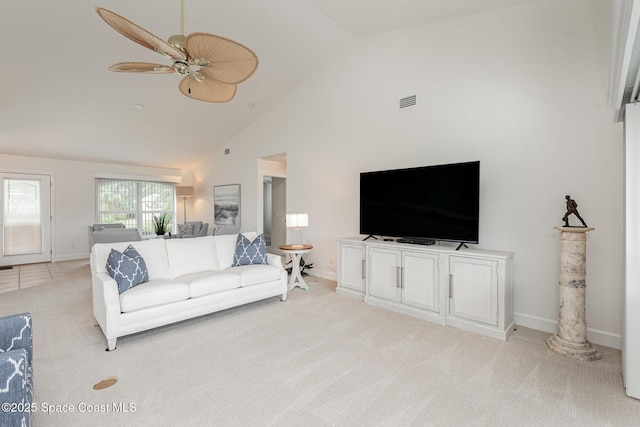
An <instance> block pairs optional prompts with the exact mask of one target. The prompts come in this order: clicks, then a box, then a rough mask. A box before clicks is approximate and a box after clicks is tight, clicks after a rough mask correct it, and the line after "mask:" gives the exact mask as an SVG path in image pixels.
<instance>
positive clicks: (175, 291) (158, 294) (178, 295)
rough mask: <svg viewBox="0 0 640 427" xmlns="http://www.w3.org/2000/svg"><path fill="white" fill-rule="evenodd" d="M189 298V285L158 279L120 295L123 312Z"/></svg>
mask: <svg viewBox="0 0 640 427" xmlns="http://www.w3.org/2000/svg"><path fill="white" fill-rule="evenodd" d="M187 298H189V286H187V285H186V284H185V283H181V282H178V281H172V280H166V279H158V280H151V281H149V282H147V283H143V284H141V285H138V286H136V287H135V288H131V289H129V290H128V291H126V292H124V293H122V294H121V295H120V310H121V311H122V312H123V313H127V312H131V311H136V310H142V309H145V308H150V307H156V306H159V305H165V304H169V303H172V302H176V301H183V300H186V299H187Z"/></svg>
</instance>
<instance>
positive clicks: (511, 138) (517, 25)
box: [195, 0, 623, 348]
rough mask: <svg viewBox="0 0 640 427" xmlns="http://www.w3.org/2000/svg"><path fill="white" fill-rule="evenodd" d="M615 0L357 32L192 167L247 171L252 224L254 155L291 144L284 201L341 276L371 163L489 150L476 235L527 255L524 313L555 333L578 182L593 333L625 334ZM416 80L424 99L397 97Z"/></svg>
mask: <svg viewBox="0 0 640 427" xmlns="http://www.w3.org/2000/svg"><path fill="white" fill-rule="evenodd" d="M610 6H611V3H610V2H608V1H599V0H591V1H583V0H561V1H560V0H547V1H541V2H537V3H531V4H526V5H522V6H517V7H513V8H509V9H503V10H499V11H495V12H491V13H486V14H481V15H475V16H469V17H464V18H461V19H456V20H451V21H446V22H441V23H437V24H434V25H428V26H422V27H416V28H412V29H409V30H405V31H399V32H392V33H387V34H384V35H379V36H373V37H368V38H363V39H358V40H357V41H356V42H355V43H354V44H353V45H350V46H348V47H346V48H345V50H344V51H343V52H341V53H339V54H338V55H337V56H336V57H335V58H334V59H333V60H332V61H331V62H330V63H328V64H326V66H325V67H324V68H323V69H321V70H319V71H318V72H317V73H316V74H315V75H314V76H313V77H312V78H310V79H309V80H307V81H306V82H304V83H303V84H302V85H301V86H300V87H299V88H298V89H297V90H296V91H295V92H294V93H292V94H291V95H289V96H288V97H286V98H285V99H284V100H283V101H282V102H281V103H280V104H279V105H277V106H276V107H275V108H273V109H272V110H271V111H269V112H268V113H267V114H265V115H264V116H263V117H262V118H261V120H259V121H258V122H257V123H255V124H254V125H253V126H251V127H250V128H248V129H246V130H245V131H244V132H243V133H242V134H241V135H239V136H238V137H237V138H235V140H234V141H232V143H231V144H229V147H230V148H231V154H230V155H228V156H224V155H222V150H220V151H219V152H216V153H214V154H213V155H212V156H211V158H210V160H209V161H208V162H206V165H205V167H203V169H202V170H201V171H196V172H195V177H196V179H197V180H198V179H200V180H201V182H202V185H203V186H205V187H209V188H212V186H213V185H219V184H227V183H234V182H241V183H242V186H243V187H242V228H243V230H250V229H255V228H256V227H257V224H258V223H257V214H256V199H257V194H258V192H259V191H260V190H259V189H258V186H257V183H258V182H259V181H258V180H257V179H256V178H257V177H256V174H257V171H256V159H257V158H259V157H264V156H266V155H269V154H274V153H281V152H286V154H287V203H288V206H287V211H290V212H293V211H305V212H308V213H309V221H310V226H309V228H308V229H306V230H305V234H306V236H307V237H308V239H309V240H310V241H311V243H313V245H314V250H313V251H312V252H311V253H310V254H309V261H310V262H314V264H315V267H316V271H317V270H320V273H322V270H324V269H325V268H326V269H327V271H326V272H325V273H327V274H328V275H329V276H331V275H332V274H333V273H334V272H331V271H328V266H329V265H330V262H331V261H335V260H336V250H337V244H336V239H337V238H339V237H345V236H353V235H357V234H358V215H359V211H358V191H359V189H358V185H359V184H358V179H359V173H360V172H362V171H370V170H379V169H392V168H402V167H413V166H422V165H433V164H441V163H448V162H462V161H470V160H480V161H481V211H480V216H481V219H480V244H479V245H478V247H480V248H487V249H500V250H507V251H514V252H515V253H516V257H515V289H514V311H515V318H516V320H517V323H518V324H520V325H525V326H530V327H534V328H537V329H541V330H548V331H549V332H554V331H555V322H556V319H557V313H558V237H559V236H558V232H557V231H555V230H554V229H553V227H554V226H557V225H561V224H562V221H561V218H562V216H563V215H564V213H565V203H564V202H565V200H564V196H565V194H570V195H571V196H572V197H573V198H575V199H576V201H577V202H578V204H579V210H580V213H581V214H582V216H583V218H585V220H586V221H587V223H588V224H589V226H593V227H595V231H594V232H592V233H589V242H588V266H587V272H588V276H587V286H588V295H587V322H588V326H589V328H590V332H589V338H590V339H591V340H592V341H593V342H596V343H602V344H606V345H610V346H614V347H618V348H619V347H620V345H621V331H622V329H621V328H622V317H621V311H622V310H621V308H622V290H623V288H622V283H623V274H622V273H623V268H622V265H623V264H622V245H623V243H622V242H623V229H622V195H623V191H622V159H623V156H622V128H621V125H620V124H614V123H613V121H612V115H613V114H612V111H611V110H610V109H609V108H608V107H607V106H606V102H607V93H606V87H607V77H608V76H607V75H606V70H607V69H608V60H609V56H608V33H607V29H608V25H609V19H610V12H609V8H610ZM414 93H415V94H417V95H418V106H417V107H415V108H411V109H407V110H404V111H401V112H400V111H398V109H397V103H398V99H399V98H400V97H403V96H406V95H410V94H414ZM201 207H202V208H203V209H202V211H201V212H202V215H203V216H209V217H212V209H211V207H210V206H208V205H206V206H205V205H203V206H201ZM324 266H327V267H324ZM333 277H335V276H333Z"/></svg>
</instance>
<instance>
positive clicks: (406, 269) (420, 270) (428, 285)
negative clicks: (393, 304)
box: [402, 251, 439, 312]
mask: <svg viewBox="0 0 640 427" xmlns="http://www.w3.org/2000/svg"><path fill="white" fill-rule="evenodd" d="M438 258H439V257H438V255H436V254H430V253H422V252H411V251H404V252H403V253H402V273H403V278H402V279H403V280H402V288H403V289H402V302H403V303H405V304H409V305H412V306H414V307H418V308H424V309H426V310H431V311H436V312H437V311H438V283H439V281H438Z"/></svg>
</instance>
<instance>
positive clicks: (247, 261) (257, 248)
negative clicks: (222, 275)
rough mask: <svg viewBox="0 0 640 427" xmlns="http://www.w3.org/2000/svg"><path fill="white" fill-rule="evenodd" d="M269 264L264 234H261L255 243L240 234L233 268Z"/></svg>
mask: <svg viewBox="0 0 640 427" xmlns="http://www.w3.org/2000/svg"><path fill="white" fill-rule="evenodd" d="M255 264H267V244H266V242H265V241H264V234H262V233H260V235H258V237H256V238H255V239H254V240H253V241H251V240H249V239H248V238H247V237H246V236H244V235H243V234H238V238H237V240H236V253H235V256H234V258H233V266H234V267H237V266H240V265H255Z"/></svg>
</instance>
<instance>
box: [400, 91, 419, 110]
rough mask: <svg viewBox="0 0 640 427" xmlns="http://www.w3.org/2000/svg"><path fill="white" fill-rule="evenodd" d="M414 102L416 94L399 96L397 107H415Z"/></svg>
mask: <svg viewBox="0 0 640 427" xmlns="http://www.w3.org/2000/svg"><path fill="white" fill-rule="evenodd" d="M416 102H417V100H416V95H409V96H405V97H404V98H400V103H399V108H400V109H401V110H403V109H405V108H409V107H415V105H416Z"/></svg>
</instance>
